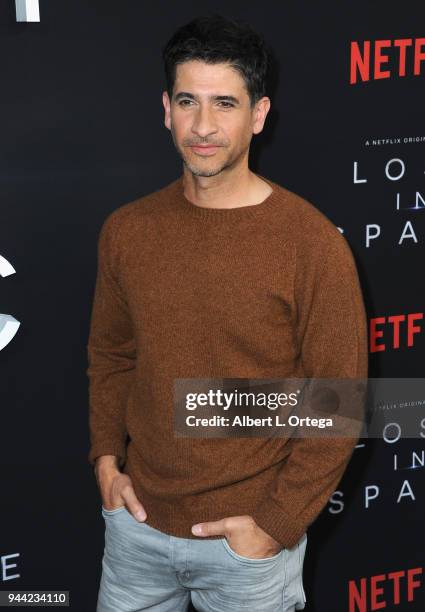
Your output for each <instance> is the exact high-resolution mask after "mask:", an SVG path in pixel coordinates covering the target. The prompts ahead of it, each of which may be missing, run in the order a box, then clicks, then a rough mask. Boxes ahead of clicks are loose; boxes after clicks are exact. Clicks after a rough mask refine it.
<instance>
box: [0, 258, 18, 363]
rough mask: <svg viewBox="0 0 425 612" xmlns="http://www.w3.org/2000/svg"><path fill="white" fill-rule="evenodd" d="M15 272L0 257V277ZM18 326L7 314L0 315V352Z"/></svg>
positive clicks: (5, 260)
mask: <svg viewBox="0 0 425 612" xmlns="http://www.w3.org/2000/svg"><path fill="white" fill-rule="evenodd" d="M15 273H16V270H15V268H14V267H13V266H12V264H10V263H9V262H8V261H7V259H5V258H4V257H2V256H1V255H0V276H2V277H3V278H4V277H5V276H10V275H11V274H15ZM19 326H20V323H19V321H17V320H16V319H15V317H12V315H8V314H0V351H1V350H2V349H4V347H5V346H7V345H8V344H9V342H10V341H11V340H12V339H13V337H14V336H15V335H16V332H17V331H18V328H19Z"/></svg>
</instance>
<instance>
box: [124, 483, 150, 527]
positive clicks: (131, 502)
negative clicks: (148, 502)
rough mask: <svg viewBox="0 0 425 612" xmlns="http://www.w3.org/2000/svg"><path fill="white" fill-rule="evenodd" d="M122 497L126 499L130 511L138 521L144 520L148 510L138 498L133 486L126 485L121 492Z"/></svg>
mask: <svg viewBox="0 0 425 612" xmlns="http://www.w3.org/2000/svg"><path fill="white" fill-rule="evenodd" d="M121 497H122V498H123V499H124V501H125V504H126V506H127V508H128V510H129V512H130V513H131V514H132V515H133V516H134V518H135V519H136V520H137V521H144V520H145V519H146V510H145V509H144V507H143V504H142V503H141V502H140V501H139V499H138V498H137V496H136V493H135V491H134V489H133V487H131V486H128V487H125V488H124V489H123V490H122V492H121Z"/></svg>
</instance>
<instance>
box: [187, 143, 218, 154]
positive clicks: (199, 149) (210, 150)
mask: <svg viewBox="0 0 425 612" xmlns="http://www.w3.org/2000/svg"><path fill="white" fill-rule="evenodd" d="M190 148H191V149H192V151H194V152H195V153H198V154H199V155H206V156H208V155H214V153H215V152H216V151H217V149H218V146H217V145H196V146H192V147H190Z"/></svg>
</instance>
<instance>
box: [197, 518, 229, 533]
mask: <svg viewBox="0 0 425 612" xmlns="http://www.w3.org/2000/svg"><path fill="white" fill-rule="evenodd" d="M192 533H193V534H194V535H197V536H213V535H224V533H225V529H224V519H221V520H220V521H210V522H208V523H197V524H196V525H193V526H192Z"/></svg>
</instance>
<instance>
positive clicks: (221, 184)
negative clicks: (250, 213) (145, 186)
mask: <svg viewBox="0 0 425 612" xmlns="http://www.w3.org/2000/svg"><path fill="white" fill-rule="evenodd" d="M183 189H184V195H185V197H186V198H187V199H188V200H189V201H190V202H193V203H194V204H196V205H197V206H201V207H203V208H236V207H238V206H247V205H248V206H249V205H254V204H259V203H260V202H262V201H263V200H264V199H265V198H266V197H267V196H268V195H269V194H270V192H271V188H270V186H269V185H267V183H265V182H264V181H263V180H262V179H259V178H258V177H257V176H256V175H255V174H254V173H253V172H251V170H250V169H249V168H248V166H238V167H236V168H232V169H229V168H226V169H224V170H222V171H221V172H219V173H218V174H216V175H215V176H197V175H195V174H193V173H192V172H191V171H190V170H189V169H188V168H187V166H185V165H184V166H183Z"/></svg>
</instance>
